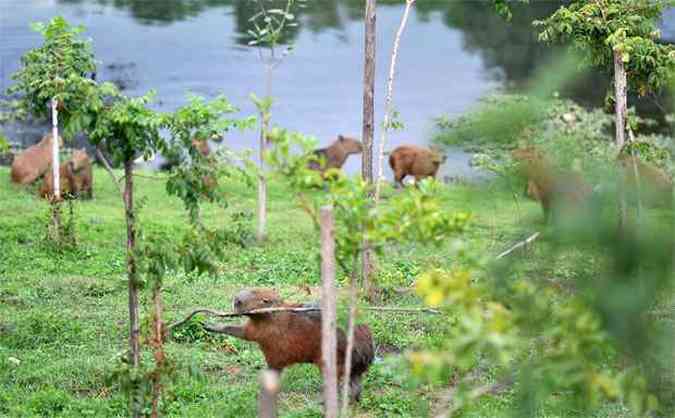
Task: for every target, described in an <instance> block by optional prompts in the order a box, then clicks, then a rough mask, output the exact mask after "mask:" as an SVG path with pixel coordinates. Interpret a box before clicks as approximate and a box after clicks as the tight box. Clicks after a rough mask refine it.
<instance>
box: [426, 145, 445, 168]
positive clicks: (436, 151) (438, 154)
mask: <svg viewBox="0 0 675 418" xmlns="http://www.w3.org/2000/svg"><path fill="white" fill-rule="evenodd" d="M429 150H430V151H431V161H432V162H434V163H436V164H438V165H441V164H443V163H444V162H445V161H446V160H447V159H448V156H447V155H446V154H445V153H444V152H443V150H442V149H441V148H440V147H439V146H437V145H432V146H430V147H429Z"/></svg>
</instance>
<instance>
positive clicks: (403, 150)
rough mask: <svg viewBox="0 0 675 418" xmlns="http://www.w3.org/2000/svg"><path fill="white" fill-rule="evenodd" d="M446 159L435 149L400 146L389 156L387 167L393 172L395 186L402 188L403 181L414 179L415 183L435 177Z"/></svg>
mask: <svg viewBox="0 0 675 418" xmlns="http://www.w3.org/2000/svg"><path fill="white" fill-rule="evenodd" d="M446 159H447V157H446V155H445V154H443V153H441V152H440V150H438V149H436V148H424V147H418V146H416V145H401V146H400V147H396V148H395V149H394V150H393V151H392V152H391V153H390V154H389V166H390V167H391V170H392V171H393V172H394V180H395V182H396V183H395V185H398V186H401V187H403V179H404V178H406V177H407V176H413V177H415V183H417V182H419V181H420V180H422V179H424V178H426V177H436V173H438V168H439V167H440V166H441V164H443V163H444V162H445V160H446Z"/></svg>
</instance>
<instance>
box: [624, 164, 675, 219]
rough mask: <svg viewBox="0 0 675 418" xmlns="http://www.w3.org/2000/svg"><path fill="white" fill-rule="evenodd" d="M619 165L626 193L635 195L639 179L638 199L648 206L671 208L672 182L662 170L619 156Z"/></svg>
mask: <svg viewBox="0 0 675 418" xmlns="http://www.w3.org/2000/svg"><path fill="white" fill-rule="evenodd" d="M618 160H619V164H620V166H621V167H622V169H623V176H624V181H625V185H626V187H627V189H628V191H629V192H630V193H631V194H633V195H636V194H637V191H638V188H637V187H636V186H638V181H637V179H636V171H637V178H638V179H639V192H640V199H641V200H642V201H643V203H645V204H647V205H649V206H661V207H672V205H673V180H672V179H671V178H670V176H669V175H668V174H667V173H666V172H665V171H663V170H661V169H659V168H658V167H655V166H653V165H651V164H649V163H647V162H645V161H642V160H640V158H638V157H634V156H630V155H626V154H623V153H622V154H620V155H619V157H618Z"/></svg>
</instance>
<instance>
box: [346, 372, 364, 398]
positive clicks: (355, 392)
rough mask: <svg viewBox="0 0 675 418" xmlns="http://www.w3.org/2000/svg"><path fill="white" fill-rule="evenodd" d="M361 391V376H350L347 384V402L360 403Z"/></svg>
mask: <svg viewBox="0 0 675 418" xmlns="http://www.w3.org/2000/svg"><path fill="white" fill-rule="evenodd" d="M361 390H362V387H361V376H352V381H351V382H349V400H350V401H351V402H360V401H361Z"/></svg>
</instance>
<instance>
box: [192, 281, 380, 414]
mask: <svg viewBox="0 0 675 418" xmlns="http://www.w3.org/2000/svg"><path fill="white" fill-rule="evenodd" d="M233 302H234V310H235V312H237V313H242V314H246V313H247V312H249V311H252V310H254V309H261V308H275V307H289V308H299V307H307V306H308V305H303V304H294V303H287V302H284V301H283V300H282V299H281V297H280V296H279V294H278V293H277V292H276V291H274V290H272V289H253V290H244V291H242V292H240V293H239V294H238V295H237V296H235V297H234V301H233ZM247 316H248V318H249V319H248V322H246V324H245V325H244V326H219V327H216V326H209V325H206V326H205V329H206V330H208V331H212V332H219V333H224V334H227V335H231V336H233V337H237V338H241V339H243V340H247V341H254V342H256V343H258V345H259V346H260V349H261V350H262V352H263V354H264V355H265V361H266V362H267V366H268V367H269V368H271V369H274V370H276V371H278V372H280V373H281V371H282V370H283V369H284V368H286V367H288V366H292V365H294V364H298V363H312V364H315V365H316V366H317V367H319V369H321V368H322V360H321V313H320V312H319V311H311V312H288V311H286V312H273V313H252V314H248V315H247ZM337 343H338V347H337V358H338V364H337V367H338V369H337V371H338V377H341V376H343V369H344V361H345V351H346V349H347V337H346V335H345V333H344V332H343V331H342V330H341V329H339V328H338V331H337ZM374 357H375V347H374V345H373V336H372V334H371V332H370V328H368V326H367V325H357V326H356V327H355V328H354V347H353V350H352V364H351V372H350V376H351V377H350V397H351V399H352V400H355V401H358V400H359V399H360V396H361V389H362V388H361V379H362V377H363V374H364V373H365V372H366V371H367V370H368V368H369V367H370V364H371V363H372V362H373V359H374Z"/></svg>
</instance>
